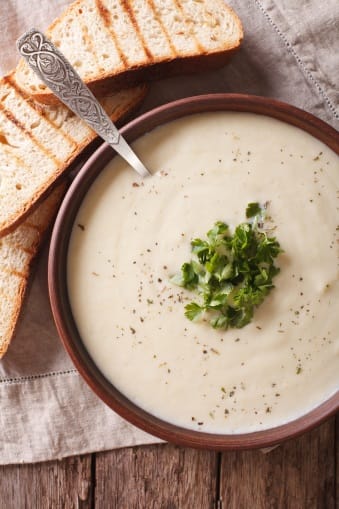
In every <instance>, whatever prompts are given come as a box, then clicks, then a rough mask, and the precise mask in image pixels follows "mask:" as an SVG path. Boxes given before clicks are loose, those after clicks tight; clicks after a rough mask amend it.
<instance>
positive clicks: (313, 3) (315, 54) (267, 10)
mask: <svg viewBox="0 0 339 509" xmlns="http://www.w3.org/2000/svg"><path fill="white" fill-rule="evenodd" d="M68 3H69V2H67V1H65V0H30V2H29V3H27V2H26V1H24V0H7V2H1V3H0V33H1V60H0V72H2V73H5V72H7V71H8V70H10V69H11V68H13V67H14V66H15V65H16V62H17V60H18V58H17V55H16V49H15V40H16V39H17V38H18V37H19V36H20V35H21V34H22V33H23V32H24V31H25V30H27V29H28V28H31V27H32V26H35V27H36V28H40V29H44V28H45V27H46V26H47V25H49V23H50V22H51V20H52V19H53V17H55V16H57V15H58V14H59V13H60V12H61V11H62V8H63V7H64V6H65V5H67V4H68ZM228 3H229V4H230V5H232V7H233V8H234V9H235V10H236V12H237V13H238V14H239V16H240V18H241V20H242V22H243V25H244V31H245V40H244V44H243V46H242V48H241V50H240V51H239V52H238V54H237V55H235V57H234V58H233V60H232V61H231V63H230V64H229V65H228V66H226V67H225V68H222V69H219V70H217V71H214V72H210V73H205V74H203V75H196V76H189V77H187V76H185V77H177V78H172V79H168V80H162V81H161V82H158V83H154V84H153V85H152V91H151V93H150V94H149V96H148V98H147V99H146V101H145V104H144V106H143V110H147V109H149V108H151V107H153V106H156V105H158V104H161V103H164V102H167V101H170V100H173V99H177V98H179V97H185V96H190V95H196V94H200V93H211V92H242V93H249V94H256V95H264V96H270V97H275V98H277V99H280V100H283V101H286V102H289V103H292V104H294V105H296V106H299V107H301V108H303V109H305V110H307V111H310V112H312V113H314V114H315V115H317V116H318V117H320V118H322V119H323V120H325V121H327V122H328V123H330V124H331V125H332V126H334V127H336V128H339V112H338V105H339V93H338V90H337V89H336V88H335V87H336V85H337V84H338V82H339V65H338V64H339V62H338V54H339V51H338V49H339V36H338V34H339V3H338V1H337V0H327V2H322V3H320V2H318V1H317V0H309V1H308V2H295V1H294V0H276V1H273V0H247V1H246V2H244V1H243V0H232V1H231V0H230V1H229V2H228ZM46 259H47V250H46V251H45V252H44V253H42V255H41V257H40V259H39V261H38V264H37V271H36V273H35V276H34V278H33V281H32V285H31V288H30V292H29V296H28V298H27V300H26V305H25V309H24V311H23V314H22V317H21V320H20V323H19V327H18V330H17V333H16V337H15V338H14V340H13V343H12V344H11V346H10V349H9V352H8V353H7V355H6V356H5V357H4V359H3V360H2V361H1V362H0V398H1V399H0V401H1V411H0V464H9V463H19V462H23V463H25V462H26V463H27V462H36V461H43V460H51V459H54V458H62V457H65V456H70V455H74V454H84V453H88V452H92V451H101V450H107V449H113V448H116V447H123V446H131V445H137V444H146V443H155V442H158V441H159V440H158V439H157V438H154V437H152V436H150V435H147V434H146V433H143V432H142V431H140V430H138V429H136V428H135V427H133V426H132V425H130V424H128V423H127V422H125V421H124V420H123V419H121V418H120V417H119V416H117V415H116V414H115V413H114V412H112V411H111V410H110V409H109V408H108V407H106V406H105V405H104V404H103V403H102V402H101V401H100V400H99V399H98V398H97V397H96V396H95V395H94V394H93V393H92V392H91V391H90V389H88V387H87V386H86V384H85V383H84V382H83V381H82V379H81V378H80V377H79V375H78V374H77V372H76V370H75V369H74V367H73V365H72V363H71V361H70V360H69V358H68V357H67V355H66V353H65V352H64V350H63V348H62V346H61V344H60V341H59V339H58V335H57V332H56V330H55V327H54V324H53V320H52V317H51V312H50V308H49V303H48V293H47V284H46Z"/></svg>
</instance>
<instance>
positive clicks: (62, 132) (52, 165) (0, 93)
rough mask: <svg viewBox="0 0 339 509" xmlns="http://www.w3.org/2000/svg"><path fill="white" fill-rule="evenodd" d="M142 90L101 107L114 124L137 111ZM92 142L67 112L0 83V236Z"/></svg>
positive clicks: (12, 82)
mask: <svg viewBox="0 0 339 509" xmlns="http://www.w3.org/2000/svg"><path fill="white" fill-rule="evenodd" d="M145 93H146V88H145V86H139V87H137V88H134V89H129V90H124V91H121V92H117V93H115V94H113V95H111V96H108V97H106V98H103V99H102V100H101V102H102V103H103V105H104V108H105V109H106V111H107V112H108V113H109V115H110V116H111V118H112V119H113V121H114V122H118V121H119V120H121V119H122V118H123V117H125V116H126V115H127V114H128V113H130V112H131V110H132V109H133V108H135V107H136V106H137V105H138V104H139V103H140V102H141V100H142V99H143V98H144V96H145ZM95 137H96V135H95V133H94V132H93V131H92V130H91V129H90V128H89V127H88V126H87V125H86V124H85V123H84V122H83V121H82V120H80V119H79V118H78V117H76V116H75V115H74V114H73V113H71V112H70V111H69V110H68V109H67V108H66V107H65V106H63V105H58V106H44V107H43V106H41V105H40V104H38V103H36V102H35V101H34V100H32V99H30V98H28V97H27V96H26V95H25V94H24V93H22V91H20V90H19V88H18V87H17V85H16V82H15V78H14V76H13V74H11V75H9V76H7V77H5V78H3V79H2V80H0V236H2V235H5V234H7V233H9V232H10V231H12V230H13V229H14V228H15V227H16V225H18V224H19V223H20V222H22V220H23V219H24V218H25V217H26V216H27V215H28V214H29V213H30V212H31V211H32V207H34V206H36V205H37V204H38V203H39V201H41V199H43V197H44V196H45V194H46V193H47V192H48V190H49V189H50V187H51V186H52V185H54V184H56V183H57V181H58V179H59V178H60V177H61V175H62V174H63V173H64V171H65V170H66V169H67V168H68V167H69V165H70V163H71V162H72V161H74V160H75V158H76V157H77V156H78V155H79V153H80V152H81V151H82V150H83V149H84V148H85V147H86V146H87V145H88V144H89V142H90V141H92V140H93V139H94V138H95Z"/></svg>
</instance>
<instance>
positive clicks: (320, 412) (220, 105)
mask: <svg viewBox="0 0 339 509" xmlns="http://www.w3.org/2000/svg"><path fill="white" fill-rule="evenodd" d="M211 111H240V112H250V113H257V114H259V115H267V116H270V117H274V118H277V119H279V120H282V121H284V122H287V123H288V124H292V125H294V126H297V127H299V128H301V129H303V130H304V131H306V132H308V133H310V134H311V135H313V136H314V137H315V138H318V139H319V140H321V141H322V142H323V143H325V144H326V145H328V146H329V147H330V148H331V149H332V150H333V151H335V152H336V153H337V154H339V136H338V133H337V132H336V131H335V130H334V129H333V128H332V127H330V126H329V125H327V124H325V123H324V122H322V121H321V120H319V119H317V118H315V117H314V116H312V115H310V114H309V113H306V112H304V111H302V110H300V109H297V108H295V107H293V106H290V105H287V104H285V103H281V102H278V101H275V100H272V99H267V98H261V97H254V96H247V95H238V94H213V95H204V96H198V97H192V98H187V99H183V100H179V101H175V102H172V103H170V104H166V105H164V106H160V107H158V108H156V109H155V110H152V111H150V112H148V113H145V114H144V115H142V116H140V117H139V118H137V119H136V120H133V121H132V122H130V123H129V124H127V125H126V126H125V127H124V128H123V129H122V130H121V132H122V134H123V136H124V137H125V138H126V140H127V141H128V142H132V141H134V140H135V139H136V138H138V137H139V136H141V135H143V134H145V133H146V132H148V131H150V130H152V129H153V128H155V127H157V126H159V125H161V124H164V123H166V122H168V121H171V120H174V119H177V118H180V117H182V116H185V115H189V114H193V113H201V112H211ZM113 157H114V151H113V150H112V149H111V148H110V147H109V146H108V145H107V144H103V145H102V146H101V147H100V148H99V149H98V150H97V151H96V152H95V153H94V154H93V155H92V156H91V157H90V158H89V159H88V161H87V162H86V164H85V165H84V167H83V168H82V170H81V172H80V173H79V174H78V176H77V177H76V179H75V180H74V182H73V184H72V186H71V188H70V189H69V192H68V194H67V195H66V197H65V199H64V202H63V204H62V207H61V209H60V212H59V215H58V217H57V220H56V223H55V227H54V231H53V235H52V241H51V248H50V256H49V268H48V277H49V292H50V300H51V306H52V311H53V315H54V319H55V323H56V326H57V329H58V332H59V335H60V338H61V340H62V342H63V344H64V346H65V348H66V350H67V352H68V354H69V355H70V357H71V359H72V361H73V362H74V364H75V366H76V368H77V369H78V371H79V372H80V374H81V375H82V377H83V378H84V379H85V381H86V382H87V383H88V385H89V386H90V387H91V388H92V389H93V391H94V392H95V393H96V394H97V395H98V396H99V398H101V399H102V400H103V401H104V402H105V403H106V404H107V405H108V406H109V407H111V408H112V409H113V410H114V411H115V412H117V413H118V414H120V415H121V416H122V417H123V418H125V419H126V420H128V421H130V422H131V423H132V424H134V425H136V426H138V427H139V428H141V429H143V430H145V431H147V432H148V433H150V434H152V435H155V436H157V437H160V438H162V439H164V440H167V441H170V442H173V443H176V444H180V445H184V446H188V447H199V448H209V449H217V450H227V449H248V448H254V447H267V446H272V445H275V444H277V443H280V442H282V441H283V440H286V439H289V438H292V437H296V436H298V435H299V434H301V433H303V432H305V431H307V430H310V429H311V428H313V427H315V426H316V425H318V424H320V423H321V422H322V421H324V420H325V419H326V418H328V417H329V416H331V415H333V414H334V413H335V412H336V411H337V410H338V408H339V392H337V393H336V394H335V395H334V396H333V397H331V398H330V399H328V400H327V401H325V402H324V403H322V404H321V405H320V406H318V407H317V408H315V409H314V410H312V411H311V412H309V413H308V414H306V415H304V416H302V417H300V418H299V419H297V420H294V421H292V422H289V423H287V424H284V425H281V426H278V427H275V428H272V429H267V430H263V431H258V432H253V433H246V434H238V435H237V434H232V435H220V434H212V433H205V432H200V431H192V430H188V429H184V428H181V427H178V426H175V425H173V424H170V423H168V422H164V421H162V420H160V419H158V418H156V417H154V416H153V415H151V414H149V413H147V412H145V411H144V410H142V409H141V408H139V407H138V406H137V405H135V404H134V403H132V402H131V401H129V400H128V399H127V398H126V397H125V396H124V395H123V394H121V393H120V392H119V391H118V390H117V389H116V388H115V387H114V386H113V385H112V384H111V383H110V382H109V381H108V380H107V379H106V378H105V377H104V376H103V375H102V374H101V372H100V371H99V369H98V368H97V367H96V365H95V363H94V362H93V360H92V359H91V357H90V356H89V354H88V353H87V351H86V348H85V347H84V345H83V343H82V340H81V337H80V336H79V333H78V331H77V327H76V324H75V322H74V319H73V317H72V313H71V308H70V304H69V299H68V293H67V284H66V259H67V250H68V243H69V239H70V234H71V230H72V225H73V222H74V219H75V216H76V214H77V211H78V208H79V206H80V204H81V202H82V200H83V198H84V196H85V194H86V192H87V190H88V189H89V187H90V185H91V184H92V183H93V181H94V180H95V178H96V176H97V175H98V173H99V172H100V171H101V170H102V169H103V168H104V167H105V166H106V164H107V163H108V162H109V161H110V160H111V159H112V158H113Z"/></svg>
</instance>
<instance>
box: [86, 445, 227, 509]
mask: <svg viewBox="0 0 339 509" xmlns="http://www.w3.org/2000/svg"><path fill="white" fill-rule="evenodd" d="M217 477H218V454H217V453H215V452H208V451H196V450H193V449H184V448H178V447H175V446H172V445H157V446H147V447H138V448H129V449H121V450H116V451H112V452H108V453H100V454H97V455H96V488H95V507H96V508H98V509H99V508H102V507H105V509H116V508H121V509H122V508H128V509H146V508H147V509H159V508H161V509H184V508H196V509H214V508H215V504H216V487H217Z"/></svg>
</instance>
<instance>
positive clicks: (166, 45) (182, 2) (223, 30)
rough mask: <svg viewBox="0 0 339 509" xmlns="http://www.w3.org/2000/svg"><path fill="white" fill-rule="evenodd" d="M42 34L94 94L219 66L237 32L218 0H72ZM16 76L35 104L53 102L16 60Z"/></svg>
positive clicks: (237, 26)
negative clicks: (63, 55)
mask: <svg viewBox="0 0 339 509" xmlns="http://www.w3.org/2000/svg"><path fill="white" fill-rule="evenodd" d="M46 33H47V35H48V36H49V37H50V38H51V40H52V41H53V42H54V43H55V44H56V45H57V46H58V47H59V49H60V50H61V51H62V52H63V53H64V54H65V55H66V57H67V58H68V59H69V60H70V62H71V63H72V64H73V65H74V67H75V68H76V69H77V71H78V72H79V74H80V76H81V77H82V79H83V80H84V81H85V82H86V83H88V84H89V86H90V87H91V88H92V89H93V90H94V91H97V92H98V91H101V92H102V91H103V90H105V88H106V90H107V89H111V90H112V89H113V88H112V87H114V88H115V89H118V88H121V87H125V86H131V85H133V84H135V83H138V81H139V80H140V79H142V80H144V79H149V80H152V79H155V78H158V77H161V76H169V75H174V74H178V73H179V72H196V71H201V70H203V69H204V68H206V69H207V68H210V67H218V66H219V67H220V66H221V65H224V64H225V63H226V61H227V60H228V58H229V56H230V54H231V53H232V52H233V51H235V50H236V49H237V48H238V47H239V46H240V44H241V41H242V37H243V32H242V27H241V23H240V20H239V19H238V17H237V16H236V14H235V13H234V12H233V11H232V9H231V8H229V7H227V6H226V4H225V2H224V0H213V1H212V0H77V1H76V2H75V3H73V4H71V5H70V6H69V7H68V9H66V11H65V12H64V14H63V15H62V16H61V17H60V18H58V20H56V21H55V22H54V23H53V24H52V25H51V26H50V28H49V29H48V30H47V32H46ZM16 75H17V80H18V82H19V84H20V86H21V87H22V88H23V89H25V91H26V92H27V93H30V94H32V95H33V96H34V97H35V98H37V99H38V100H39V101H41V102H44V103H46V104H48V103H50V104H52V103H53V102H54V103H56V102H57V99H56V98H55V97H54V96H53V94H52V93H51V92H50V91H49V89H48V88H47V87H45V86H44V85H43V84H41V82H40V81H39V79H38V78H37V77H36V76H35V75H34V73H33V71H31V70H30V69H29V68H28V66H27V64H26V63H25V62H24V61H23V60H21V61H20V63H19V66H18V68H17V71H16Z"/></svg>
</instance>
